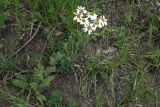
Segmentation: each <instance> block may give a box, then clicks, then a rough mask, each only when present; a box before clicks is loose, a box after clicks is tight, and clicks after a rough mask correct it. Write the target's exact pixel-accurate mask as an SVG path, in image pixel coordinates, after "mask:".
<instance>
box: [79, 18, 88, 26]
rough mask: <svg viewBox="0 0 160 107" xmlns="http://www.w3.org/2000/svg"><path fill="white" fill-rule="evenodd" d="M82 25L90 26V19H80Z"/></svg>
mask: <svg viewBox="0 0 160 107" xmlns="http://www.w3.org/2000/svg"><path fill="white" fill-rule="evenodd" d="M80 24H81V25H88V24H89V20H88V18H81V19H80Z"/></svg>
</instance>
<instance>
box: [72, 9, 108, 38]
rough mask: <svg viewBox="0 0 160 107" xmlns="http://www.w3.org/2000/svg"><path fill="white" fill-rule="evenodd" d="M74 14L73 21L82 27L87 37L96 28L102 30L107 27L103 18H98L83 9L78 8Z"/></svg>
mask: <svg viewBox="0 0 160 107" xmlns="http://www.w3.org/2000/svg"><path fill="white" fill-rule="evenodd" d="M74 14H75V17H74V19H73V20H74V21H77V22H78V23H80V24H81V25H83V26H84V28H83V30H84V31H85V32H88V34H89V35H90V34H91V33H92V32H93V31H95V30H96V29H97V28H102V27H103V26H105V25H107V19H106V18H105V16H100V17H98V16H97V14H95V13H94V12H88V11H87V10H86V9H85V7H82V6H78V8H77V9H76V12H74Z"/></svg>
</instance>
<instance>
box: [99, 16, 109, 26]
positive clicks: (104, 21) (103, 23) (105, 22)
mask: <svg viewBox="0 0 160 107" xmlns="http://www.w3.org/2000/svg"><path fill="white" fill-rule="evenodd" d="M100 19H101V20H102V26H105V25H107V19H106V18H105V16H101V17H100Z"/></svg>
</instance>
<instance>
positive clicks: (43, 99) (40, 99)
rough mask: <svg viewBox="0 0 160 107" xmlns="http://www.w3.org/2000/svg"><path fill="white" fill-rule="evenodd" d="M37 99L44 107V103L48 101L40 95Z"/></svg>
mask: <svg viewBox="0 0 160 107" xmlns="http://www.w3.org/2000/svg"><path fill="white" fill-rule="evenodd" d="M36 99H37V100H38V101H39V102H40V103H41V104H42V105H44V101H47V99H46V97H45V96H44V95H42V94H38V95H37V96H36Z"/></svg>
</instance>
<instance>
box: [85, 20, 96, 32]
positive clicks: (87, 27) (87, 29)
mask: <svg viewBox="0 0 160 107" xmlns="http://www.w3.org/2000/svg"><path fill="white" fill-rule="evenodd" d="M95 30H96V27H95V26H93V24H91V23H89V24H87V25H84V31H85V32H88V34H89V35H90V34H91V33H92V32H93V31H95Z"/></svg>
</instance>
